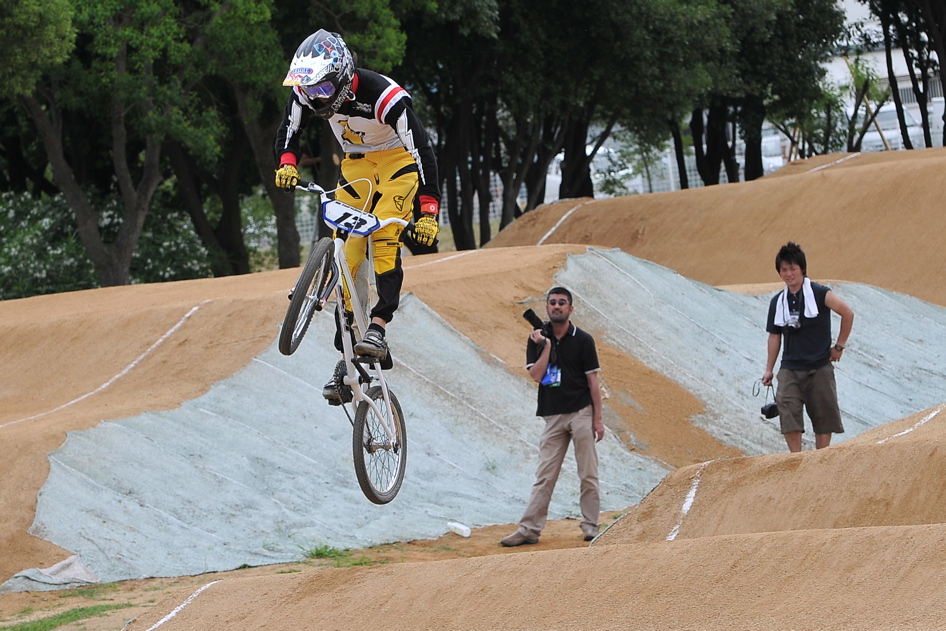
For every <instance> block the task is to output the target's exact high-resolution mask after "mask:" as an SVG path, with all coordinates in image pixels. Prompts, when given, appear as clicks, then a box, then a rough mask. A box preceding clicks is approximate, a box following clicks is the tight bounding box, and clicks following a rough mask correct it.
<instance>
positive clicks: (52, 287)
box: [0, 193, 97, 300]
mask: <svg viewBox="0 0 946 631" xmlns="http://www.w3.org/2000/svg"><path fill="white" fill-rule="evenodd" d="M96 286H97V282H96V278H95V270H94V269H93V267H92V263H91V261H89V257H88V256H87V255H86V253H85V249H84V248H83V246H82V243H81V242H80V241H79V238H78V236H77V235H76V227H75V219H74V218H73V216H72V211H71V210H70V209H69V207H68V206H67V205H66V203H65V201H64V200H63V199H62V197H59V196H57V197H54V198H42V199H40V200H34V199H33V198H31V197H30V196H29V195H28V194H26V193H0V300H10V299H13V298H26V297H28V296H36V295H42V294H53V293H58V292H62V291H73V290H76V289H89V288H92V287H96Z"/></svg>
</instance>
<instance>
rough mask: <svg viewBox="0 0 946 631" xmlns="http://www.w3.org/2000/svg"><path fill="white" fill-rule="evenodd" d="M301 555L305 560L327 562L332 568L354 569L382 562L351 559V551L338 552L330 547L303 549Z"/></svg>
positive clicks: (369, 559)
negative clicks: (330, 563)
mask: <svg viewBox="0 0 946 631" xmlns="http://www.w3.org/2000/svg"><path fill="white" fill-rule="evenodd" d="M302 553H303V555H304V556H305V558H307V559H313V560H329V561H331V562H332V566H333V567H354V566H358V565H378V564H380V563H383V561H374V560H372V559H371V558H369V557H367V556H365V555H363V554H362V555H361V556H358V557H353V556H352V553H351V550H339V549H338V548H333V547H332V546H325V545H323V546H316V547H314V548H308V549H303V551H302Z"/></svg>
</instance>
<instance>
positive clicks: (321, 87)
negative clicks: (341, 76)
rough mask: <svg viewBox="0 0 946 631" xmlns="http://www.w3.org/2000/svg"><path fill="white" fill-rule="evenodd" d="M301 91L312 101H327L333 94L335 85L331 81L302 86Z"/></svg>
mask: <svg viewBox="0 0 946 631" xmlns="http://www.w3.org/2000/svg"><path fill="white" fill-rule="evenodd" d="M302 91H303V92H305V93H306V94H308V95H309V96H310V97H312V98H313V99H327V98H329V97H331V96H332V95H333V94H335V85H334V84H333V83H332V82H331V81H322V82H321V83H316V84H315V85H304V86H302Z"/></svg>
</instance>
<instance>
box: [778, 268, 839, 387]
mask: <svg viewBox="0 0 946 631" xmlns="http://www.w3.org/2000/svg"><path fill="white" fill-rule="evenodd" d="M811 291H812V293H814V295H815V302H816V303H817V304H818V315H817V317H814V318H809V317H807V316H806V315H805V298H804V293H803V292H802V290H799V291H798V294H797V296H790V298H792V299H793V300H794V301H796V303H797V307H796V308H797V309H798V312H799V314H800V316H799V318H798V322H799V324H801V327H799V328H797V329H793V328H790V327H787V326H776V325H775V307H776V305H777V304H778V301H779V299H780V297H781V295H782V292H779V293H777V294H775V295H774V296H773V297H772V300H771V302H769V315H768V319H767V320H766V325H765V330H766V331H767V332H768V333H779V334H781V335H782V363H781V365H780V368H786V369H788V370H815V369H817V368H821V367H822V366H825V365H826V364H828V363H829V362H830V361H831V309H829V308H828V306H827V305H826V304H825V302H824V299H825V296H827V295H828V292H829V291H831V288H830V287H827V286H825V285H819V284H818V283H815V282H812V283H811ZM793 306H794V305H793Z"/></svg>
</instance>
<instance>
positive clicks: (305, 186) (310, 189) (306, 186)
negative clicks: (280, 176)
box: [296, 180, 325, 195]
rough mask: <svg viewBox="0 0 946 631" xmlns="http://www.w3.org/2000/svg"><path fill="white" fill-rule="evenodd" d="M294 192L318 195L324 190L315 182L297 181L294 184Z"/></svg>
mask: <svg viewBox="0 0 946 631" xmlns="http://www.w3.org/2000/svg"><path fill="white" fill-rule="evenodd" d="M296 190H297V191H305V192H307V193H319V194H320V195H321V194H323V193H325V189H324V188H322V187H321V186H319V185H318V184H316V183H315V182H305V181H303V180H299V183H298V184H296Z"/></svg>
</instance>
